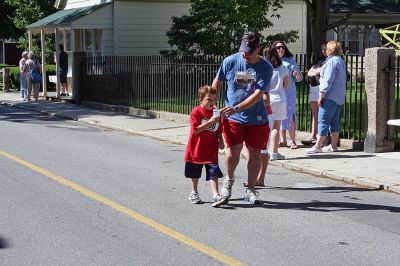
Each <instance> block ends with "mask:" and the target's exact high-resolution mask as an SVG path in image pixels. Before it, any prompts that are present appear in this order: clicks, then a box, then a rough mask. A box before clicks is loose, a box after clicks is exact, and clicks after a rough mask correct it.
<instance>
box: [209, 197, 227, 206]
mask: <svg viewBox="0 0 400 266" xmlns="http://www.w3.org/2000/svg"><path fill="white" fill-rule="evenodd" d="M212 202H213V203H212V204H211V207H214V208H216V207H219V206H221V205H223V204H226V203H228V198H226V197H223V196H221V195H220V194H216V195H214V196H213V197H212Z"/></svg>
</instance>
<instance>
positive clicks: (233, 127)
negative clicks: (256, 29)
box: [212, 32, 272, 204]
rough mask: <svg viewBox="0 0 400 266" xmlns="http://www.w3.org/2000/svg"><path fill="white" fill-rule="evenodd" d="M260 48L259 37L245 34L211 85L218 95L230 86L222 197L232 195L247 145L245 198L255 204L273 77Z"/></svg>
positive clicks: (226, 105) (225, 112)
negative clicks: (265, 99)
mask: <svg viewBox="0 0 400 266" xmlns="http://www.w3.org/2000/svg"><path fill="white" fill-rule="evenodd" d="M260 49H261V47H260V38H259V36H258V35H257V34H256V33H253V32H248V33H246V34H245V35H244V36H243V38H242V42H241V45H240V49H239V52H238V53H236V54H233V55H230V56H228V57H227V58H225V59H224V61H223V62H222V65H221V67H220V69H219V70H218V73H217V76H216V77H215V79H214V81H213V85H212V86H213V87H215V88H216V89H217V92H219V90H220V88H221V84H222V82H225V81H226V82H227V85H228V88H227V90H226V91H224V96H225V107H224V108H222V109H221V116H223V117H225V118H226V119H224V122H223V131H224V137H225V142H226V146H227V148H228V152H227V154H226V164H227V168H228V169H227V176H226V180H225V181H224V183H223V187H222V190H221V194H222V195H223V196H225V197H227V198H230V196H231V190H232V185H233V182H234V173H235V169H236V167H237V165H238V163H239V160H240V153H241V151H242V148H243V142H244V143H246V146H247V148H248V150H249V158H248V164H247V169H248V181H247V186H248V187H247V189H246V194H245V196H244V199H245V200H246V201H248V202H250V203H253V204H261V203H262V202H261V201H260V199H259V198H258V192H256V190H255V184H256V179H257V175H258V172H259V170H260V154H261V150H264V149H266V144H267V142H268V136H269V127H268V116H267V112H266V108H265V106H264V102H263V94H264V93H266V92H268V90H267V88H268V86H269V83H270V81H271V77H272V66H271V64H270V63H268V62H267V61H266V60H265V59H263V58H262V57H261V56H259V53H260ZM218 94H219V93H218Z"/></svg>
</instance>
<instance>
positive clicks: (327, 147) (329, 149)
mask: <svg viewBox="0 0 400 266" xmlns="http://www.w3.org/2000/svg"><path fill="white" fill-rule="evenodd" d="M322 151H323V152H338V151H339V150H338V148H337V147H335V148H333V147H332V145H329V146H326V147H323V148H322Z"/></svg>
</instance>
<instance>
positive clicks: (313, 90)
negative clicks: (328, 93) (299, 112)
mask: <svg viewBox="0 0 400 266" xmlns="http://www.w3.org/2000/svg"><path fill="white" fill-rule="evenodd" d="M326 57H327V55H326V43H323V44H322V45H321V56H320V61H319V62H318V63H317V64H315V65H313V66H312V67H311V69H310V70H309V71H308V73H307V75H308V77H309V78H310V79H309V80H310V95H309V99H310V106H311V114H312V129H311V137H310V139H309V140H303V141H302V142H301V143H303V144H304V145H311V144H312V145H314V144H315V142H316V141H317V129H318V108H319V106H318V99H319V83H320V73H321V69H322V66H323V65H324V63H325V60H326Z"/></svg>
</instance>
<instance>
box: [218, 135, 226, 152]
mask: <svg viewBox="0 0 400 266" xmlns="http://www.w3.org/2000/svg"><path fill="white" fill-rule="evenodd" d="M217 138H218V148H220V149H221V150H223V149H224V148H225V143H224V138H223V137H222V133H218V135H217Z"/></svg>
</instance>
